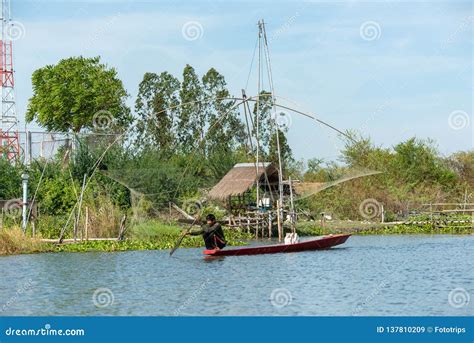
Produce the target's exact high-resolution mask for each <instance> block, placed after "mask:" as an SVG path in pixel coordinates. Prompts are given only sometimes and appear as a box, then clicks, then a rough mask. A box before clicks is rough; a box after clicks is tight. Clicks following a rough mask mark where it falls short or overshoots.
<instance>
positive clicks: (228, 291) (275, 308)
mask: <svg viewBox="0 0 474 343" xmlns="http://www.w3.org/2000/svg"><path fill="white" fill-rule="evenodd" d="M473 248H474V236H450V235H435V236H426V235H424V236H421V235H420V236H413V235H412V236H408V235H405V236H353V237H351V238H349V240H348V241H347V242H346V243H345V244H344V245H341V246H339V247H335V248H333V249H330V250H324V251H312V252H300V253H289V254H273V255H257V256H240V257H238V256H235V257H224V258H219V259H216V258H214V259H211V260H209V259H205V258H203V256H202V253H201V249H180V250H178V251H177V252H176V253H175V255H174V256H173V257H172V258H170V257H169V256H168V254H169V252H168V251H129V252H116V253H56V254H54V253H52V254H35V255H17V256H7V257H0V315H361V316H362V315H453V316H454V315H473V314H474V311H473V302H474V299H471V298H472V297H473V281H474V275H473V261H474V258H473V257H474V256H473V255H474V254H473V252H474V249H473ZM2 310H3V312H2Z"/></svg>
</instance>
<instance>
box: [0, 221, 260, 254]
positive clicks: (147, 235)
mask: <svg viewBox="0 0 474 343" xmlns="http://www.w3.org/2000/svg"><path fill="white" fill-rule="evenodd" d="M182 230H183V228H181V227H179V226H177V225H173V224H164V223H160V222H155V221H149V222H145V223H142V224H139V225H136V226H134V227H132V228H131V229H130V232H128V233H127V235H126V239H125V240H123V241H116V240H101V241H94V240H90V241H79V242H77V243H68V244H55V243H51V242H43V241H42V240H41V237H36V238H31V237H29V236H28V235H24V234H23V232H22V231H21V230H20V229H19V228H12V229H7V228H4V229H1V230H0V255H13V254H30V253H39V252H87V251H103V252H113V251H127V250H161V249H171V248H172V247H174V245H175V244H176V242H177V240H178V238H179V237H180V235H181V232H182ZM224 232H225V236H226V239H227V242H228V245H229V246H241V245H245V244H246V243H245V241H246V240H248V239H251V238H252V237H253V236H252V235H248V234H247V233H245V232H241V231H237V230H229V229H224ZM181 247H182V248H200V247H203V241H202V237H200V236H187V237H185V238H184V240H183V242H182V243H181Z"/></svg>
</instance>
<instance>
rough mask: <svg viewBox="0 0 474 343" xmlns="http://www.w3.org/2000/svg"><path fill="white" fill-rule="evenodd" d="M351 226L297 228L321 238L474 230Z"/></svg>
mask: <svg viewBox="0 0 474 343" xmlns="http://www.w3.org/2000/svg"><path fill="white" fill-rule="evenodd" d="M349 224H350V225H342V224H341V223H339V224H337V225H334V224H330V225H326V226H325V227H321V226H320V225H319V222H318V223H317V222H301V223H299V224H298V226H297V229H296V230H297V232H298V234H299V235H300V236H320V235H327V234H335V233H351V234H354V235H403V234H405V235H412V234H456V235H459V234H472V233H474V229H473V228H472V227H471V226H463V227H454V226H452V227H450V226H447V227H436V226H434V225H430V224H425V225H415V224H399V225H384V224H380V223H378V224H371V225H369V224H368V223H359V224H358V223H357V222H351V223H349Z"/></svg>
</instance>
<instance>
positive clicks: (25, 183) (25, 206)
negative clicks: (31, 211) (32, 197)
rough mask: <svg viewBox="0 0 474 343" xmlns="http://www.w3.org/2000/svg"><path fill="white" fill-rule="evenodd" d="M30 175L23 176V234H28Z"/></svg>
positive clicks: (24, 174)
mask: <svg viewBox="0 0 474 343" xmlns="http://www.w3.org/2000/svg"><path fill="white" fill-rule="evenodd" d="M28 178H29V177H28V174H27V173H23V174H21V179H22V184H23V204H22V205H23V207H22V225H21V228H22V229H23V232H26V224H27V213H28Z"/></svg>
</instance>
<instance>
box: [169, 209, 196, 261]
mask: <svg viewBox="0 0 474 343" xmlns="http://www.w3.org/2000/svg"><path fill="white" fill-rule="evenodd" d="M197 220H198V218H196V219H194V221H193V223H192V224H191V225H190V226H189V228H188V229H187V230H186V231H185V232H184V233H183V234H182V235H181V237H179V239H178V241H177V242H176V244H175V245H174V247H173V249H171V251H170V257H171V255H173V254H174V252H175V251H176V250H178V248H179V246H180V245H181V242H182V241H183V239H184V237H186V235H187V234H188V233H189V231H191V229H192V228H193V226H194V224H195V223H196V221H197Z"/></svg>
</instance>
